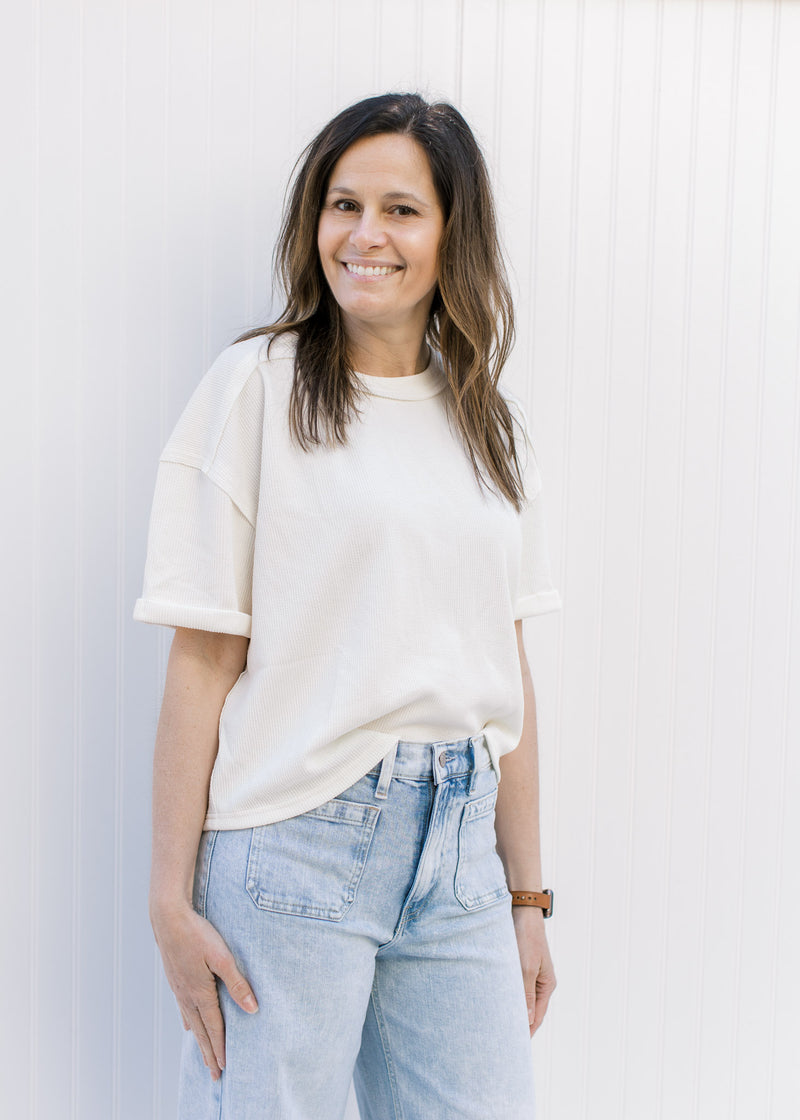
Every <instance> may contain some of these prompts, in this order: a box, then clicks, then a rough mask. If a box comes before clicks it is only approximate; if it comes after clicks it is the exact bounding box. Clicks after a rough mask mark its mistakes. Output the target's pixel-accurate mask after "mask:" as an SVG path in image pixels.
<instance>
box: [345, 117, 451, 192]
mask: <svg viewBox="0 0 800 1120" xmlns="http://www.w3.org/2000/svg"><path fill="white" fill-rule="evenodd" d="M356 186H358V187H359V188H360V189H370V188H374V189H376V190H386V191H396V190H402V189H403V187H407V188H408V189H409V190H414V191H415V192H417V193H418V192H419V191H421V190H424V191H425V192H426V193H429V194H431V195H432V196H433V198H432V201H435V200H436V192H435V188H434V184H433V175H432V174H431V168H430V164H429V163H428V157H427V156H426V154H425V152H424V150H423V149H422V148H421V147H420V145H419V144H418V143H417V142H416V140H412V139H411V137H410V136H402V135H400V134H399V133H388V134H382V135H380V136H365V137H363V138H362V139H361V140H357V141H356V142H355V144H352V145H351V146H350V147H349V148H348V149H347V150H346V151H345V152H343V153H342V155H341V156H340V157H339V159H338V160H337V162H336V164H335V165H334V168H333V171H332V172H331V177H330V180H329V182H328V190H334V189H335V188H337V187H346V188H350V189H353V188H355V187H356Z"/></svg>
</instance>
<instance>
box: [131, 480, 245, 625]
mask: <svg viewBox="0 0 800 1120" xmlns="http://www.w3.org/2000/svg"><path fill="white" fill-rule="evenodd" d="M254 537H255V530H254V528H253V526H252V525H251V524H250V522H249V521H248V519H247V518H246V517H245V516H244V514H243V513H242V512H241V510H239V509H238V507H237V506H236V504H235V502H234V501H233V500H232V499H231V498H230V497H229V496H228V494H227V493H226V492H225V491H224V490H223V489H222V488H221V487H219V486H218V485H217V484H216V483H215V482H214V481H212V479H211V478H209V476H208V475H207V474H206V473H205V472H204V471H202V470H200V469H199V468H197V467H191V466H186V465H184V464H181V463H172V462H163V461H162V462H161V464H160V465H159V468H158V477H157V479H156V489H155V497H154V499H153V508H152V512H151V515H150V529H149V533H148V540H147V561H146V564H145V574H144V588H143V591H142V597H141V598H140V599H138V600H137V602H136V606H135V608H134V612H133V617H134V618H135V619H136V620H137V621H139V622H152V623H156V624H159V625H162V626H186V627H189V628H190V629H193V630H209V631H212V632H214V633H218V634H240V635H242V636H244V637H249V635H250V621H251V611H252V578H253V543H254Z"/></svg>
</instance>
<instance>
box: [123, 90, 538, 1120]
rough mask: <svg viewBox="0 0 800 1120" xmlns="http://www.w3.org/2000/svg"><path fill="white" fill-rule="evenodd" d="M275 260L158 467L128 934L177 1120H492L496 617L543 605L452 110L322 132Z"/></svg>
mask: <svg viewBox="0 0 800 1120" xmlns="http://www.w3.org/2000/svg"><path fill="white" fill-rule="evenodd" d="M278 262H279V266H280V271H281V275H282V277H283V281H284V285H285V288H286V293H287V304H286V309H285V311H284V313H283V315H282V316H281V318H280V319H279V320H278V321H277V323H275V324H272V325H271V326H270V327H267V328H264V329H263V330H258V331H251V332H249V333H248V334H246V335H244V336H243V337H242V338H241V339H239V340H238V341H237V342H236V343H235V344H234V345H232V346H230V347H228V348H227V349H226V350H225V351H224V352H223V353H222V354H221V355H220V357H219V358H218V359H217V361H216V362H215V363H214V365H213V367H212V368H211V370H210V371H209V372H208V374H207V375H206V377H205V378H204V379H203V381H202V383H201V384H200V386H199V388H198V389H197V391H196V392H195V394H194V396H193V398H192V400H191V401H190V403H189V405H188V407H187V409H186V411H185V412H184V414H183V416H182V418H181V420H180V421H179V423H178V426H177V428H176V429H175V432H174V433H173V435H172V437H171V439H170V441H169V443H168V445H167V447H166V449H165V451H164V454H163V456H162V459H161V463H160V466H159V475H158V482H157V487H156V496H155V501H154V507H153V514H152V520H151V527H150V538H149V544H148V559H147V569H146V575H145V590H144V593H143V597H142V599H140V600H139V601H138V603H137V606H136V612H135V614H136V617H137V618H139V619H141V620H144V621H147V622H154V623H160V624H164V625H170V626H174V627H175V628H176V634H175V639H174V642H173V645H172V650H171V653H170V659H169V666H168V671H167V679H166V687H165V694H164V702H163V708H162V713H161V718H160V721H159V727H158V733H157V742H156V755H155V767H154V771H155V777H154V808H153V816H154V829H153V873H152V880H151V898H150V907H151V919H152V923H153V928H154V931H155V935H156V939H157V941H158V945H159V948H160V950H161V954H162V957H163V961H164V967H165V970H166V974H167V977H168V979H169V982H170V985H171V986H172V989H173V991H174V992H175V995H176V997H177V1000H178V1004H179V1006H180V1009H181V1014H182V1017H183V1022H184V1027H185V1028H186V1029H187V1030H191V1032H192V1035H193V1036H194V1039H193V1038H192V1035H187V1044H186V1047H185V1049H184V1055H183V1062H182V1071H181V1091H180V1099H181V1106H180V1108H181V1116H182V1117H184V1118H185V1120H203V1118H206V1117H208V1118H210V1117H218V1116H227V1117H232V1118H235V1120H250V1118H256V1117H270V1118H273V1117H291V1118H292V1120H334V1118H340V1117H342V1116H343V1113H344V1110H345V1105H346V1099H347V1094H348V1090H349V1085H350V1080H351V1077H353V1078H354V1081H355V1086H356V1092H357V1096H358V1100H359V1105H360V1110H361V1115H362V1120H387V1118H389V1117H400V1116H402V1117H404V1118H406V1120H439V1118H441V1120H445V1118H447V1120H449V1118H452V1117H474V1118H475V1120H489V1118H491V1117H495V1118H498V1120H522V1118H524V1117H529V1116H531V1115H532V1110H533V1087H532V1082H531V1069H530V1050H529V1045H528V1043H529V1037H530V1035H531V1034H532V1033H533V1031H534V1030H536V1028H537V1027H538V1025H539V1023H540V1022H541V1020H542V1016H543V1015H544V1012H545V1009H546V1007H547V1002H548V999H549V997H550V994H551V992H552V990H553V988H554V986H555V980H554V977H553V970H552V966H551V963H550V957H549V953H548V949H547V944H546V939H545V933H544V927H543V916H544V907H546V906H547V905H548V899H547V897H546V896H545V895H543V894H541V893H538V892H541V887H542V883H541V870H540V866H539V839H538V804H537V802H538V785H537V756H536V721H535V708H534V695H533V688H532V685H531V679H530V672H529V670H528V666H527V662H526V658H525V651H524V646H523V642H522V622H521V619H522V618H523V617H526V616H528V615H532V614H536V613H541V612H543V611H546V610H551V609H554V608H556V607H558V605H559V600H558V593H557V592H556V591H555V590H554V589H553V587H552V586H551V584H550V580H549V573H548V567H547V557H546V550H545V544H544V529H543V523H542V515H541V502H540V500H539V498H538V496H537V495H538V490H539V487H540V480H539V476H538V472H537V469H536V464H535V460H534V457H533V454H532V450H531V448H530V443H529V436H528V435H527V433H526V428H525V419H524V416H523V414H522V412H521V409H520V407H519V402H517V401H515V400H514V399H513V398H511V397H510V396H509V394H507V393H501V392H500V391H499V389H498V385H497V381H498V377H499V374H500V371H501V369H502V366H503V364H504V362H505V359H506V357H507V354H508V351H509V347H510V342H511V334H512V327H513V322H512V309H511V302H510V299H509V295H508V290H507V286H506V283H505V280H504V272H503V267H502V263H501V259H500V254H499V251H498V244H497V237H496V232H495V220H494V213H493V206H492V199H491V194H490V189H489V185H488V177H487V174H486V169H485V165H484V162H483V159H482V157H481V154H480V151H479V149H478V147H477V145H476V143H475V140H474V138H473V136H472V133H471V132H470V130H469V127H468V126H467V124H466V123H465V121H464V120H463V118H462V117H461V116H460V115H459V113H458V112H456V110H455V109H453V108H452V107H451V106H449V105H445V104H437V105H428V104H426V103H425V102H424V101H423V100H422V99H421V98H419V97H417V96H415V95H394V94H392V95H386V96H383V97H375V98H370V99H368V100H366V101H362V102H360V103H359V104H357V105H354V106H352V107H351V108H349V109H347V110H345V111H344V112H342V113H341V114H339V116H337V117H336V118H335V119H334V120H333V121H331V122H330V123H329V124H328V125H327V126H326V127H325V128H324V129H323V130H322V131H321V132H320V134H319V135H318V136H317V137H316V139H315V140H314V141H313V142H312V143H311V145H310V146H309V148H308V149H307V150H306V153H305V156H304V159H303V162H302V165H301V167H300V170H299V172H298V175H297V178H296V181H295V184H294V187H293V190H292V193H291V196H290V200H289V204H288V208H287V214H286V218H285V221H284V225H283V229H282V232H281V237H280V240H279V246H278ZM515 637H516V640H515ZM518 744H519V745H518ZM515 748H516V749H515ZM501 760H502V761H501ZM501 775H502V782H500V778H501ZM510 891H515V892H525V893H524V894H522V895H520V896H514V900H515V901H519V902H520V905H518V906H514V908H513V910H512V894H511V893H510ZM523 903H525V904H524V905H523ZM194 1040H196V1043H197V1045H195V1044H194ZM203 1064H205V1066H206V1067H207V1069H204V1068H203ZM209 1072H210V1076H209Z"/></svg>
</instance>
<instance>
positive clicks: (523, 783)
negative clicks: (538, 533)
mask: <svg viewBox="0 0 800 1120" xmlns="http://www.w3.org/2000/svg"><path fill="white" fill-rule="evenodd" d="M516 629H517V648H518V650H519V661H520V668H521V670H522V690H523V695H524V698H525V717H524V720H523V725H522V737H521V738H520V741H519V746H518V747H517V748H516V750H513V751H511V752H510V753H509V754H505V755H503V756H502V758H501V759H500V772H501V778H502V780H501V782H500V785H499V786H498V789H497V807H496V810H495V832H496V833H497V851H498V853H499V855H500V858H501V859H502V861H503V866H504V868H505V872H506V880H507V881H508V889H509V890H512V891H541V889H542V861H541V846H540V840H539V752H538V741H537V735H536V697H535V696H534V692H533V681H532V680H531V672H530V668H529V666H528V659H527V657H526V655H525V646H524V644H523V640H522V621H521V620H519V621H517V623H516ZM512 913H513V915H514V928H515V931H516V934H517V944H518V946H519V952H520V960H521V963H522V974H523V978H524V980H525V994H526V996H527V1000H528V1020H529V1022H530V1026H531V1035H533V1033H534V1031H536V1030H538V1028H539V1026H540V1024H541V1022H542V1019H543V1018H544V1013H545V1011H546V1010H547V1004H548V1002H549V1000H550V996H551V995H552V994H553V990H554V989H555V986H556V978H555V973H554V971H553V963H552V961H551V960H550V951H549V949H548V947H547V938H546V936H545V931H544V915H543V913H542V911H541V910H540V909H539V908H538V907H535V906H515V907H514V908H513V910H512Z"/></svg>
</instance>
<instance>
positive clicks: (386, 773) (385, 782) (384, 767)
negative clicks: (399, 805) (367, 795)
mask: <svg viewBox="0 0 800 1120" xmlns="http://www.w3.org/2000/svg"><path fill="white" fill-rule="evenodd" d="M396 755H397V743H395V744H394V746H393V747H392V749H391V750H390V751H389V753H388V754H386V755H384V759H383V762H382V763H381V773H380V777H379V778H378V786H377V788H376V790H375V796H376V797H380V798H387V797H388V796H389V783H390V782H391V780H392V770H394V760H395V757H396Z"/></svg>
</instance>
